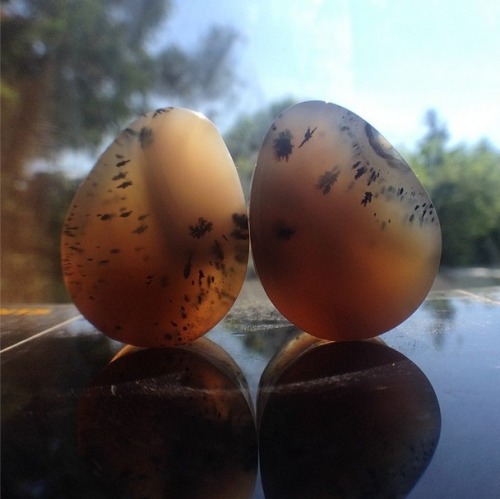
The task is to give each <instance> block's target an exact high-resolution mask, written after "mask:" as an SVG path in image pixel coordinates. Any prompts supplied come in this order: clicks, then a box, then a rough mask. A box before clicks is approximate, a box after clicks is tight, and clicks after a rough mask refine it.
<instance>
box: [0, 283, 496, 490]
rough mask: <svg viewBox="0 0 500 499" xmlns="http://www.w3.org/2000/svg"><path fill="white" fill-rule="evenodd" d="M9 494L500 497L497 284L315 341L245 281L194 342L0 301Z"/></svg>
mask: <svg viewBox="0 0 500 499" xmlns="http://www.w3.org/2000/svg"><path fill="white" fill-rule="evenodd" d="M1 312H2V316H1V319H2V335H1V340H2V345H1V375H2V394H1V397H2V406H1V410H2V441H1V451H2V483H1V487H2V497H4V498H35V497H37V498H39V497H43V498H49V497H50V498H80V497H82V498H83V497H85V498H87V497H88V498H96V497H103V498H105V497H182V498H190V497H200V498H201V497H203V498H211V497H227V498H237V497H247V498H252V497H255V498H263V497H266V498H273V497H277V498H278V497H279V498H289V497H297V498H323V497H325V498H326V497H410V498H434V497H437V498H440V497H453V498H460V497H464V498H469V497H470V498H476V497H481V498H497V497H500V473H499V471H500V423H499V422H498V419H499V415H500V287H499V286H490V287H468V288H460V289H459V288H452V289H446V290H444V291H443V290H438V289H435V290H433V291H431V293H430V294H429V296H428V297H427V299H426V301H425V302H424V303H423V304H422V306H421V307H420V308H419V309H418V310H417V311H416V312H415V313H414V314H413V315H412V316H411V317H410V318H409V319H408V320H407V321H405V322H404V323H403V324H401V325H400V326H399V327H397V328H395V329H393V330H391V331H389V332H387V333H385V334H383V335H381V336H380V337H379V338H377V339H375V340H370V341H364V342H347V343H332V342H325V341H319V340H315V339H313V338H312V337H310V336H309V335H307V334H305V333H303V332H301V331H299V330H297V328H295V327H294V326H293V325H291V324H290V323H289V322H288V321H286V319H284V318H283V317H282V316H281V315H280V314H279V313H278V312H277V311H276V310H275V308H274V307H273V305H272V304H271V303H270V302H269V300H268V299H267V297H266V296H265V294H264V292H263V290H262V288H261V287H260V285H259V283H258V281H256V280H255V279H248V280H247V281H246V282H245V285H244V289H243V292H242V294H241V296H240V297H239V298H238V300H237V302H236V304H235V305H234V307H233V308H232V309H231V311H230V313H229V314H228V315H227V316H226V318H225V319H224V320H223V321H222V322H221V323H220V324H219V325H218V326H217V327H215V328H214V329H213V330H211V331H210V332H209V333H207V335H205V337H203V338H202V339H201V340H197V341H196V342H195V343H193V344H191V345H189V346H186V347H177V348H166V349H161V350H150V349H135V348H130V347H125V346H124V345H123V344H120V343H118V342H116V341H113V340H110V339H108V338H107V337H105V336H104V335H102V334H101V333H99V332H98V331H96V329H95V328H94V327H93V326H92V325H90V324H89V323H88V322H87V321H86V320H85V319H84V318H82V317H81V316H80V315H79V313H78V311H77V310H76V309H75V308H74V307H73V306H72V305H47V304H39V305H29V306H24V305H20V306H13V305H10V306H8V307H4V308H3V309H2V311H1Z"/></svg>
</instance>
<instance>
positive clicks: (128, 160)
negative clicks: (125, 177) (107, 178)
mask: <svg viewBox="0 0 500 499" xmlns="http://www.w3.org/2000/svg"><path fill="white" fill-rule="evenodd" d="M117 156H118V154H117ZM127 163H130V159H124V160H122V161H118V163H116V165H115V166H117V167H118V168H120V167H121V166H125V165H126V164H127Z"/></svg>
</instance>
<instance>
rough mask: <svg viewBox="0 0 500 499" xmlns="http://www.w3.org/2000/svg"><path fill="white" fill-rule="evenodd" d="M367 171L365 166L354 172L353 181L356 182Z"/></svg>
mask: <svg viewBox="0 0 500 499" xmlns="http://www.w3.org/2000/svg"><path fill="white" fill-rule="evenodd" d="M367 171H368V169H367V168H366V166H360V167H359V168H358V169H357V170H356V175H354V179H355V180H358V178H360V177H362V176H363V175H364V174H365V173H366V172H367Z"/></svg>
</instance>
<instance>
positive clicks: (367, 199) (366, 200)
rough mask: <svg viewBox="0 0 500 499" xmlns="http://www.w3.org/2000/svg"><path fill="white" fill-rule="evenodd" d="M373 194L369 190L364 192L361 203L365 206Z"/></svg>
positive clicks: (370, 200)
mask: <svg viewBox="0 0 500 499" xmlns="http://www.w3.org/2000/svg"><path fill="white" fill-rule="evenodd" d="M372 197H373V194H372V193H371V192H365V197H364V198H363V199H362V200H361V204H362V205H363V206H366V205H367V204H368V203H371V202H372Z"/></svg>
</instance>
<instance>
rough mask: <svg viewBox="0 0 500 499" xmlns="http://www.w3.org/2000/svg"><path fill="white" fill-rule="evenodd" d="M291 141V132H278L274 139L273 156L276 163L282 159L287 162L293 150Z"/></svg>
mask: <svg viewBox="0 0 500 499" xmlns="http://www.w3.org/2000/svg"><path fill="white" fill-rule="evenodd" d="M292 139H293V135H292V132H290V130H288V128H287V129H286V130H285V131H284V132H280V133H279V135H278V138H277V139H274V142H273V147H274V155H275V157H276V159H277V160H278V161H280V160H282V159H283V158H285V160H286V161H288V158H289V156H290V155H291V154H292V149H293V144H292Z"/></svg>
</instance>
